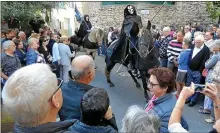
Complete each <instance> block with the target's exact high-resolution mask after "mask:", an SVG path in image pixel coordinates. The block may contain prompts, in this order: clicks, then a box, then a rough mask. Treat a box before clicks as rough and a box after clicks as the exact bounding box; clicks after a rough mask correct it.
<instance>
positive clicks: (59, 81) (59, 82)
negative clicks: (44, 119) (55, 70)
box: [48, 78, 63, 102]
mask: <svg viewBox="0 0 220 133" xmlns="http://www.w3.org/2000/svg"><path fill="white" fill-rule="evenodd" d="M57 82H58V88H57V89H56V91H55V92H54V93H53V94H52V96H51V97H50V99H49V100H48V102H50V101H51V99H52V97H53V95H55V94H56V93H57V91H58V90H59V89H60V87H61V85H62V84H63V80H62V79H60V78H58V79H57Z"/></svg>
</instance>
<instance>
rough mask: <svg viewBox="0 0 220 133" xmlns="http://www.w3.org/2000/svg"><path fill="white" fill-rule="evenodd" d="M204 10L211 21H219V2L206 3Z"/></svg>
mask: <svg viewBox="0 0 220 133" xmlns="http://www.w3.org/2000/svg"><path fill="white" fill-rule="evenodd" d="M206 10H207V11H208V13H209V15H210V18H212V19H213V20H216V19H217V18H218V19H220V1H214V2H211V1H208V2H206Z"/></svg>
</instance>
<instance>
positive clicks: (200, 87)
mask: <svg viewBox="0 0 220 133" xmlns="http://www.w3.org/2000/svg"><path fill="white" fill-rule="evenodd" d="M194 86H195V92H202V91H203V90H204V89H205V88H206V87H207V85H203V84H194Z"/></svg>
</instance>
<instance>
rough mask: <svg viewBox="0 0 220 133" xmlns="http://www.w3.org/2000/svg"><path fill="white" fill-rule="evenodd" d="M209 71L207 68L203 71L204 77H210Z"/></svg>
mask: <svg viewBox="0 0 220 133" xmlns="http://www.w3.org/2000/svg"><path fill="white" fill-rule="evenodd" d="M208 71H209V69H207V68H205V69H203V71H202V76H203V77H206V76H207V75H208Z"/></svg>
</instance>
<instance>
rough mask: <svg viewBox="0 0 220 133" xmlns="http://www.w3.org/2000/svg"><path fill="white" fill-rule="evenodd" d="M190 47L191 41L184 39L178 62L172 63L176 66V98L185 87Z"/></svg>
mask: <svg viewBox="0 0 220 133" xmlns="http://www.w3.org/2000/svg"><path fill="white" fill-rule="evenodd" d="M190 45H191V39H189V38H186V37H184V40H183V44H182V48H183V51H181V53H180V55H179V57H178V60H174V63H175V64H176V65H178V72H177V75H176V89H177V95H176V96H177V98H178V96H179V94H180V92H181V90H182V88H183V86H185V81H186V74H187V70H188V59H189V56H190V52H191V49H190Z"/></svg>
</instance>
